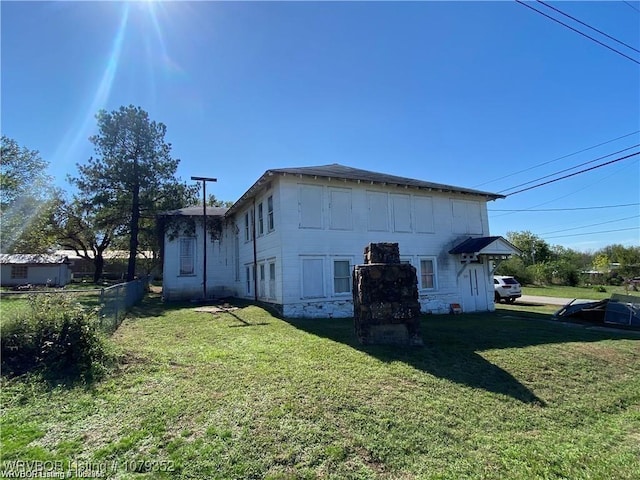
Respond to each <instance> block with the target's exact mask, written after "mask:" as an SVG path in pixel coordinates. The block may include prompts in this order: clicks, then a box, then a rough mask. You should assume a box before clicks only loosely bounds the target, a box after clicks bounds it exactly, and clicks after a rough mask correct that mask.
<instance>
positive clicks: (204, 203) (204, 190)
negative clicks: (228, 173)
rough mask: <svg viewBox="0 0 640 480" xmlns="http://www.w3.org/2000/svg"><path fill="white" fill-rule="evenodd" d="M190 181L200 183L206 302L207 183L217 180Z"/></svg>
mask: <svg viewBox="0 0 640 480" xmlns="http://www.w3.org/2000/svg"><path fill="white" fill-rule="evenodd" d="M191 180H195V181H197V182H202V232H203V233H204V235H203V238H204V240H203V243H202V246H203V247H204V248H203V250H202V265H203V268H202V299H203V300H204V301H205V302H206V301H207V182H217V181H218V179H217V178H210V177H191Z"/></svg>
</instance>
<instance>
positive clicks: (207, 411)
mask: <svg viewBox="0 0 640 480" xmlns="http://www.w3.org/2000/svg"><path fill="white" fill-rule="evenodd" d="M134 314H135V315H136V316H134V317H132V318H129V319H127V320H125V322H124V323H123V324H122V326H121V327H120V329H119V330H118V331H117V332H116V334H115V335H114V336H113V341H114V342H115V343H116V345H117V348H118V349H119V351H120V352H121V355H122V357H123V363H122V366H121V367H120V368H119V370H118V371H116V372H114V373H113V374H112V375H111V376H110V377H108V378H106V379H104V380H103V381H101V382H99V383H96V384H94V385H92V386H91V387H86V388H82V387H73V388H72V387H64V386H59V387H56V388H53V389H50V388H47V387H45V386H43V385H42V384H39V383H37V382H36V381H24V380H6V379H3V381H2V406H3V409H2V417H1V419H2V430H1V435H2V437H1V438H2V454H3V461H4V464H5V466H6V465H7V462H8V461H11V460H36V459H37V460H56V461H60V462H64V464H65V465H66V462H68V461H72V460H73V461H75V462H76V465H81V466H85V467H86V466H87V465H88V466H93V468H94V469H97V468H103V469H105V470H106V471H107V473H108V474H109V475H111V476H112V477H117V478H207V479H208V478H220V479H229V478H272V479H284V478H291V479H297V478H336V479H343V478H384V479H403V478H404V479H412V478H438V479H460V478H572V479H575V478H585V479H586V478H593V479H609V478H616V479H631V478H637V472H639V471H640V335H637V334H634V333H631V332H619V333H618V332H608V331H606V332H605V331H596V330H589V329H585V328H583V327H578V326H568V325H566V324H557V323H553V322H550V321H548V316H547V315H543V314H540V313H535V312H533V313H531V312H530V313H529V314H528V316H526V317H524V316H522V315H520V314H519V313H518V311H516V310H511V309H503V308H500V309H499V311H498V312H497V313H495V314H479V315H460V316H428V317H425V318H424V320H423V336H424V339H425V346H424V347H423V348H413V349H409V348H392V347H361V346H359V345H357V343H355V341H354V335H353V325H352V321H351V320H337V319H334V320H295V321H284V320H281V319H278V318H275V317H273V316H272V315H270V314H269V313H268V312H267V311H265V310H263V309H261V308H258V307H256V306H245V307H243V308H241V309H239V310H236V311H235V312H232V313H222V314H216V315H214V314H210V313H198V312H195V311H193V307H192V306H190V305H183V306H180V305H173V306H170V307H166V306H165V305H163V304H161V303H160V301H159V300H158V299H157V298H152V299H149V300H146V301H145V302H144V304H143V305H142V306H141V307H140V308H138V309H137V310H136V311H135V312H134ZM145 462H146V463H145ZM134 467H136V468H137V469H138V470H141V471H148V472H149V473H147V474H144V475H142V474H134V473H132V470H133V469H134ZM166 469H172V470H173V472H171V473H163V472H162V471H161V470H166ZM114 471H115V472H116V474H113V472H114Z"/></svg>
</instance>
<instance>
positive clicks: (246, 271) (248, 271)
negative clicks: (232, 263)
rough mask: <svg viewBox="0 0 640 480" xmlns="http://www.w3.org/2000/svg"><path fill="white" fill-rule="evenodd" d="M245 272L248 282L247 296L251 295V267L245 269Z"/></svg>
mask: <svg viewBox="0 0 640 480" xmlns="http://www.w3.org/2000/svg"><path fill="white" fill-rule="evenodd" d="M244 271H245V275H246V281H247V285H246V286H247V288H246V292H247V295H251V267H249V266H247V267H245V269H244Z"/></svg>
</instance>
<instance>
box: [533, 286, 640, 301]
mask: <svg viewBox="0 0 640 480" xmlns="http://www.w3.org/2000/svg"><path fill="white" fill-rule="evenodd" d="M604 288H605V289H606V292H598V291H596V289H595V288H594V287H565V286H561V285H549V286H532V285H527V286H523V287H522V294H523V295H543V296H545V297H559V298H584V299H587V300H603V299H605V298H611V294H612V293H620V294H622V295H626V294H629V295H636V296H640V292H633V291H630V292H626V291H625V289H624V287H614V286H611V285H606V286H605V287H604Z"/></svg>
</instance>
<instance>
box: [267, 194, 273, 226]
mask: <svg viewBox="0 0 640 480" xmlns="http://www.w3.org/2000/svg"><path fill="white" fill-rule="evenodd" d="M274 225H275V224H274V223H273V195H269V197H268V198H267V229H268V231H270V232H271V231H273V229H274V228H275V226H274Z"/></svg>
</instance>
